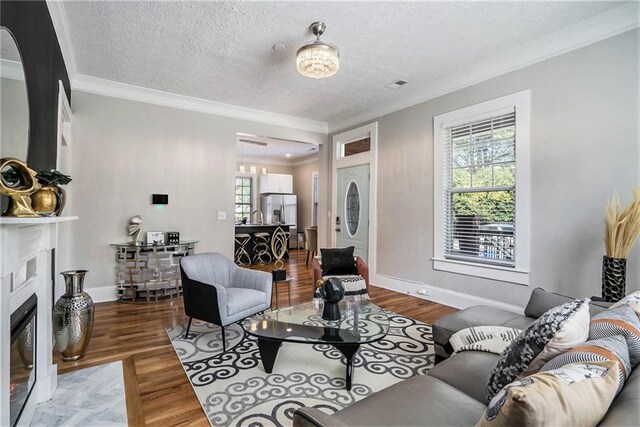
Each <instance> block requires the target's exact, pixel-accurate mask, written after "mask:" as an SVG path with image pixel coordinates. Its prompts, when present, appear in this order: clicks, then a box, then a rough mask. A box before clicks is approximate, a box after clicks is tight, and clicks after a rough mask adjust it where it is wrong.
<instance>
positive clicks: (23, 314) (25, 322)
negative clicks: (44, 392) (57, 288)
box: [9, 295, 38, 427]
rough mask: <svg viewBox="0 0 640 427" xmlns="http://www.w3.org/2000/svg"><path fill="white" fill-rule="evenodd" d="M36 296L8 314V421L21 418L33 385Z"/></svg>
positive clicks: (14, 421)
mask: <svg viewBox="0 0 640 427" xmlns="http://www.w3.org/2000/svg"><path fill="white" fill-rule="evenodd" d="M37 308H38V297H36V296H35V295H31V296H30V297H29V299H27V300H26V301H25V302H24V304H22V305H21V306H20V308H18V309H17V310H16V311H14V312H13V313H12V314H11V354H10V357H9V361H10V366H11V367H10V374H9V422H10V425H11V426H12V427H13V426H15V425H16V423H17V422H18V419H20V415H22V411H23V410H24V407H25V404H26V403H27V399H28V398H29V395H30V394H31V391H32V390H33V386H34V385H35V383H36V332H37V327H36V323H37Z"/></svg>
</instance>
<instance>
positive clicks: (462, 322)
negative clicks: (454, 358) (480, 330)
mask: <svg viewBox="0 0 640 427" xmlns="http://www.w3.org/2000/svg"><path fill="white" fill-rule="evenodd" d="M523 317H524V316H522V315H521V314H517V313H513V312H511V311H507V310H503V309H501V308H495V307H489V306H486V305H476V306H474V307H469V308H465V309H464V310H460V311H456V312H455V313H451V314H449V315H447V316H444V317H441V318H440V319H438V320H436V321H435V322H433V339H434V341H435V342H436V343H437V344H440V345H446V344H447V343H448V342H449V338H451V335H453V334H455V333H456V332H458V331H461V330H463V329H466V328H470V327H472V326H510V327H514V328H517V327H518V326H513V325H506V324H507V323H509V322H513V321H516V320H518V319H522V318H523ZM519 329H524V328H519Z"/></svg>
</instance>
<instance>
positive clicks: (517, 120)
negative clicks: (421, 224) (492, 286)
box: [434, 91, 529, 284]
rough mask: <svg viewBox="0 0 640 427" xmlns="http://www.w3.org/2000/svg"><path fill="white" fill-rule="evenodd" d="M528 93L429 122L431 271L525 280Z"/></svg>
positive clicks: (527, 230)
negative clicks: (431, 125)
mask: <svg viewBox="0 0 640 427" xmlns="http://www.w3.org/2000/svg"><path fill="white" fill-rule="evenodd" d="M528 128H529V91H523V92H519V93H517V94H513V95H509V96H505V97H502V98H498V99H495V100H491V101H488V102H485V103H482V104H477V105H474V106H471V107H468V108H464V109H462V110H457V111H453V112H451V113H447V114H443V115H440V116H436V117H435V118H434V142H435V157H434V159H435V160H434V161H435V164H434V170H435V174H436V176H435V181H436V187H435V193H434V194H435V196H434V203H435V215H434V218H435V223H434V231H435V239H434V250H435V253H434V268H435V269H437V270H445V271H451V272H456V273H462V274H471V275H477V276H480V277H487V278H493V279H496V280H503V281H509V282H514V283H523V284H526V283H527V282H528V268H529V248H528V245H529V147H528V146H529V136H528V133H529V132H528Z"/></svg>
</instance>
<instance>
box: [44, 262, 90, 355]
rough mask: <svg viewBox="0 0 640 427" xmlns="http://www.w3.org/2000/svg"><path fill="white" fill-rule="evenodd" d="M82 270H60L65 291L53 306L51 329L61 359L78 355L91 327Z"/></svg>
mask: <svg viewBox="0 0 640 427" xmlns="http://www.w3.org/2000/svg"><path fill="white" fill-rule="evenodd" d="M86 273H87V271H86V270H72V271H63V272H62V273H60V274H62V276H63V277H64V284H65V288H66V291H65V293H64V295H62V296H61V297H60V299H59V300H58V301H56V304H55V305H54V307H53V333H54V336H55V339H56V348H57V350H58V351H59V352H60V353H61V354H62V360H64V361H72V360H78V359H81V358H82V357H83V356H84V352H85V350H86V349H87V346H88V345H89V340H90V339H91V333H92V331H93V311H94V309H93V300H92V299H91V297H90V296H89V294H87V293H85V292H83V290H82V286H83V283H84V276H85V274H86Z"/></svg>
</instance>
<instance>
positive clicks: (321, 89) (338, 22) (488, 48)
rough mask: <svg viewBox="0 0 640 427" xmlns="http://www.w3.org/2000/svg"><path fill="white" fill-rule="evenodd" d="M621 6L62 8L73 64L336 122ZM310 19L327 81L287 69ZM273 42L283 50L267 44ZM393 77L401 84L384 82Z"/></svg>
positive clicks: (101, 4) (88, 71)
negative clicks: (332, 58) (331, 59)
mask: <svg viewBox="0 0 640 427" xmlns="http://www.w3.org/2000/svg"><path fill="white" fill-rule="evenodd" d="M623 4H624V3H623V2H237V1H233V2H192V1H181V2H117V1H107V2H105V1H82V2H77V1H65V2H64V8H65V10H66V15H67V19H68V22H69V28H70V34H71V41H72V44H73V49H74V51H75V59H76V62H77V68H78V70H77V71H78V72H79V73H81V74H85V75H89V76H93V77H98V78H102V79H107V80H112V81H116V82H121V83H127V84H131V85H136V86H141V87H146V88H152V89H157V90H160V91H165V92H170V93H176V94H181V95H187V96H192V97H196V98H202V99H206V100H212V101H216V102H220V103H226V104H233V105H237V106H241V107H247V108H252V109H258V110H265V111H270V112H274V113H281V114H286V115H291V116H297V117H303V118H307V119H313V120H318V121H324V122H329V123H332V122H339V121H341V120H342V119H343V118H344V117H347V116H354V115H357V114H361V113H362V112H364V111H367V110H375V109H380V108H381V107H383V106H385V105H391V104H397V103H398V102H399V101H401V100H402V99H403V98H409V97H411V96H412V95H414V94H415V93H416V91H422V90H424V89H425V88H429V87H430V86H435V85H437V82H438V81H441V79H442V78H443V77H446V76H449V75H454V74H455V73H459V72H460V71H463V70H472V69H473V68H474V66H476V65H477V64H480V63H483V62H484V63H486V62H487V60H491V58H493V57H497V56H499V55H505V54H508V53H509V52H514V53H515V52H519V51H520V50H522V49H526V47H524V46H525V45H527V44H528V43H532V42H534V41H537V40H540V39H543V38H545V37H548V36H549V35H550V34H553V33H556V32H558V31H561V30H564V29H566V28H568V27H571V26H573V25H576V24H578V23H580V22H582V21H585V20H588V19H590V18H593V17H594V16H596V15H599V14H602V13H604V12H607V11H609V10H611V9H614V8H617V7H620V6H621V5H623ZM317 20H322V21H324V22H325V23H326V24H327V31H326V33H325V35H324V36H323V40H326V41H328V42H331V43H334V44H336V45H337V46H338V47H339V48H340V55H341V58H340V59H341V63H340V70H339V71H338V73H337V74H336V75H335V76H333V77H331V78H329V79H324V80H313V79H309V78H306V77H303V76H301V75H299V74H298V73H297V72H296V70H295V52H296V50H297V49H298V47H300V46H301V45H303V44H304V43H305V42H306V41H309V40H310V39H312V36H311V34H309V32H308V30H307V27H308V26H309V24H310V23H312V22H314V21H317ZM275 43H283V44H286V45H287V47H288V48H287V50H286V51H285V52H275V51H274V50H273V49H272V46H273V44H275ZM523 47H524V48H523ZM520 48H522V49H520ZM397 79H403V80H406V81H408V84H406V85H404V86H402V87H400V88H398V89H388V88H387V87H386V86H387V85H388V84H390V83H391V82H393V81H395V80H397Z"/></svg>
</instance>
